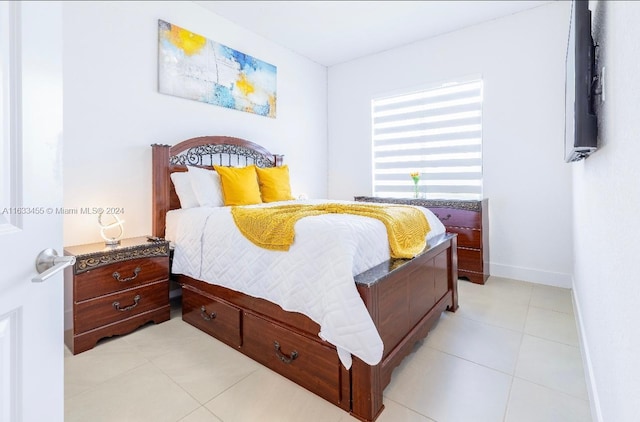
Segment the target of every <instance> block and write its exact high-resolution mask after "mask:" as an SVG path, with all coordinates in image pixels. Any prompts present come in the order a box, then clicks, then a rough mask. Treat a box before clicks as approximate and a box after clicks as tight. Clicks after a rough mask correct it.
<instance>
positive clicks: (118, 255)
mask: <svg viewBox="0 0 640 422" xmlns="http://www.w3.org/2000/svg"><path fill="white" fill-rule="evenodd" d="M64 252H65V255H75V256H76V263H75V265H74V266H72V267H69V268H67V269H66V270H65V302H67V303H68V302H70V303H71V305H72V308H73V313H72V318H71V319H72V321H65V326H66V327H69V326H70V328H69V329H67V330H66V331H65V336H64V337H65V343H66V345H67V347H69V350H71V352H72V353H73V354H77V353H80V352H84V351H86V350H89V349H92V348H93V347H94V346H95V345H96V343H97V341H98V340H100V339H101V338H104V337H111V336H114V335H120V334H126V333H129V332H131V331H133V330H135V329H136V328H138V327H140V326H141V325H143V324H146V323H147V322H150V321H153V322H155V323H160V322H163V321H167V320H168V319H169V316H170V305H169V242H167V241H159V242H150V241H148V240H147V238H146V237H137V238H131V239H123V240H122V242H121V244H120V245H117V246H105V244H104V242H100V243H93V244H88V245H79V246H72V247H68V248H65V250H64ZM66 316H67V317H68V314H67V315H66Z"/></svg>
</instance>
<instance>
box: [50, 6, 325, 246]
mask: <svg viewBox="0 0 640 422" xmlns="http://www.w3.org/2000/svg"><path fill="white" fill-rule="evenodd" d="M158 19H163V20H165V21H168V22H170V23H173V24H176V25H178V26H181V27H183V28H185V29H188V30H190V31H192V32H196V33H198V34H201V35H203V36H205V37H207V38H209V39H211V40H213V41H216V42H219V43H221V44H224V45H227V46H229V47H231V48H234V49H236V50H239V51H241V52H243V53H246V54H249V55H252V56H254V57H256V58H258V59H261V60H263V61H265V62H268V63H271V64H273V65H275V66H277V69H278V70H277V71H278V81H277V83H278V86H277V118H276V119H270V118H267V117H262V116H258V115H255V114H250V113H245V112H241V111H236V110H231V109H226V108H223V107H218V106H214V105H210V104H205V103H200V102H197V101H191V100H187V99H182V98H178V97H172V96H168V95H163V94H159V93H158V89H157V72H158V71H157V55H158V28H157V26H158ZM44 41H45V40H43V42H44ZM326 90H327V70H326V68H325V67H323V66H320V65H318V64H316V63H313V62H311V61H310V60H307V59H305V58H302V57H301V56H298V55H296V54H293V53H292V52H291V51H289V50H286V49H285V48H283V47H280V46H278V45H276V44H273V43H271V42H269V41H267V40H266V39H264V38H262V37H259V36H257V35H255V34H253V33H251V32H249V31H247V30H245V29H243V28H241V27H239V26H237V25H235V24H233V23H231V22H229V21H227V20H225V19H223V18H221V17H219V16H218V15H215V14H213V13H211V12H209V11H208V10H206V9H204V8H202V7H200V6H198V5H196V4H194V3H192V2H183V1H175V2H164V1H142V2H131V1H129V2H115V1H114V2H65V3H64V131H65V133H64V192H65V207H67V208H70V209H77V208H80V207H98V206H103V207H104V206H113V207H124V208H125V214H124V215H123V219H124V220H125V236H127V237H133V236H139V235H145V234H148V233H150V231H151V190H150V188H151V147H150V145H151V144H152V143H161V144H175V143H177V142H179V141H182V140H185V139H188V138H191V137H195V136H202V135H228V136H236V137H240V138H245V139H248V140H251V141H253V142H256V143H258V144H261V145H263V146H265V147H266V148H267V149H269V150H270V151H271V152H273V153H278V154H284V155H285V163H288V164H289V166H290V172H291V179H292V190H293V193H294V194H297V193H306V194H308V195H309V196H310V197H326V194H327V182H326V172H327V168H326V163H327V152H326V151H327V141H326V139H327V129H326V122H327V111H326V109H327V100H326ZM64 241H65V245H74V244H80V243H86V242H98V241H101V238H100V236H99V233H98V229H97V216H96V215H89V216H87V215H68V216H65V220H64Z"/></svg>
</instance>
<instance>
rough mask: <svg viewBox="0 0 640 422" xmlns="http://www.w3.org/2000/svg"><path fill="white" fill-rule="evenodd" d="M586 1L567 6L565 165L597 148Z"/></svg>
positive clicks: (592, 48) (592, 56)
mask: <svg viewBox="0 0 640 422" xmlns="http://www.w3.org/2000/svg"><path fill="white" fill-rule="evenodd" d="M588 6H589V2H588V1H587V0H573V1H572V2H571V19H570V27H569V40H568V42H567V55H566V61H565V68H566V79H565V135H564V146H565V148H564V159H565V161H566V162H572V161H579V160H582V159H584V158H587V157H588V156H589V155H591V154H592V153H593V152H594V151H595V150H596V148H597V147H598V139H597V138H598V128H597V119H596V114H595V111H594V99H595V95H594V88H595V82H596V81H597V76H596V72H595V46H594V43H593V39H592V38H591V11H590V10H589V7H588Z"/></svg>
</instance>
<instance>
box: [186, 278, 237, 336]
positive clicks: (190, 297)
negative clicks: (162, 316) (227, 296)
mask: <svg viewBox="0 0 640 422" xmlns="http://www.w3.org/2000/svg"><path fill="white" fill-rule="evenodd" d="M240 316H241V312H240V309H238V308H236V307H235V306H231V305H229V304H227V303H224V302H221V301H219V300H216V299H213V298H210V297H208V296H206V295H204V294H202V293H201V292H197V293H196V292H194V291H192V290H191V289H190V288H189V286H184V287H183V289H182V319H183V320H184V321H186V322H188V323H189V324H191V325H193V326H195V327H197V328H199V329H200V330H202V331H204V332H205V333H208V334H210V335H212V336H213V337H215V338H217V339H218V340H220V341H222V342H224V343H226V344H228V345H230V346H233V347H236V348H237V347H240V342H241V338H240Z"/></svg>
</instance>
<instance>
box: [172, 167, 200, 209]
mask: <svg viewBox="0 0 640 422" xmlns="http://www.w3.org/2000/svg"><path fill="white" fill-rule="evenodd" d="M171 181H172V182H173V187H174V188H175V189H176V194H177V195H178V199H179V200H180V207H181V208H193V207H197V206H199V205H200V203H199V202H198V198H196V194H195V192H194V191H193V188H192V187H191V178H190V177H189V175H188V174H187V173H185V172H175V173H171Z"/></svg>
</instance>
